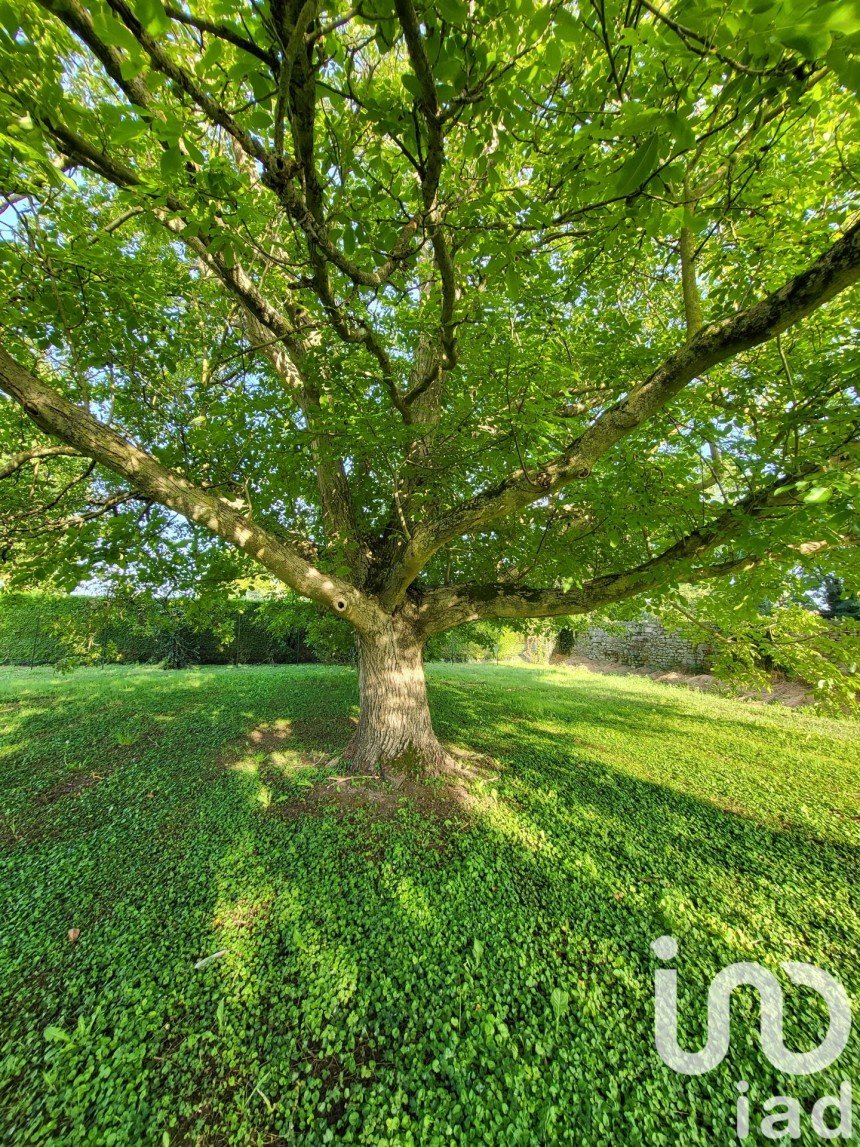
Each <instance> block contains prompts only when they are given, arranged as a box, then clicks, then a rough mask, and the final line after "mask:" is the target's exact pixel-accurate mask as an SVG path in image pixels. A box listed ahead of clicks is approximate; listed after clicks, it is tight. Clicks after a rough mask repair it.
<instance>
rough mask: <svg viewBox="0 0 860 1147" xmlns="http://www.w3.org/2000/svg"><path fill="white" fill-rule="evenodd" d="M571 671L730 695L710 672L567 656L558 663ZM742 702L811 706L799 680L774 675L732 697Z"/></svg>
mask: <svg viewBox="0 0 860 1147" xmlns="http://www.w3.org/2000/svg"><path fill="white" fill-rule="evenodd" d="M560 664H561V665H563V666H566V667H568V668H570V669H586V670H588V671H589V672H590V673H604V674H609V675H612V676H617V677H650V678H651V680H652V681H660V682H661V683H662V684H664V685H681V686H683V687H684V688H686V689H698V690H700V691H701V692H702V693H723V694H726V693H729V692H730V689H731V687H730V686H729V685H727V684H726V683H725V682H724V681H721V680H720V679H719V678H718V677H715V676H714V675H713V674H712V673H682V672H680V671H679V670H674V669H673V670H665V669H637V668H635V667H634V666H632V665H621V664H619V663H618V662H617V661H592V660H591V659H590V658H588V657H578V656H576V657H568V658H566V659H564V660H562V661H561V662H560ZM731 695H732V696H734V697H737V698H740V699H741V700H744V701H754V702H759V703H764V704H777V705H785V706H787V707H788V708H790V709H796V708H797V707H798V706H801V705H810V704H812V700H813V697H812V694H811V692H810V691H809V689H807V688H806V686H805V685H803V684H801V683H800V682H798V681H787V680H786V679H785V678H784V677H778V676H774V677H773V679H772V681H771V687H770V689H745V690H742V691H740V692H737V693H732V694H731Z"/></svg>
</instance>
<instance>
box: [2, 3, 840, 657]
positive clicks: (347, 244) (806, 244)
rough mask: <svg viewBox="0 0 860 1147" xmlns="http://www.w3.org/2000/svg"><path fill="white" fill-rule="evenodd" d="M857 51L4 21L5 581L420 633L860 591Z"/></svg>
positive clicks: (567, 33)
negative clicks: (766, 595)
mask: <svg viewBox="0 0 860 1147" xmlns="http://www.w3.org/2000/svg"><path fill="white" fill-rule="evenodd" d="M858 51H860V14H858V8H857V5H856V3H843V2H838V0H829V2H824V3H821V2H819V0H816V2H808V0H762V2H760V3H756V4H755V5H744V6H729V7H727V6H726V5H724V4H716V3H711V2H710V0H695V2H691V0H682V2H679V3H675V4H664V3H662V2H660V3H657V2H655V3H651V2H650V0H623V2H619V0H591V2H590V3H583V4H582V5H578V4H575V3H570V2H567V0H563V2H559V0H551V2H549V3H537V2H535V0H490V2H487V3H480V4H478V3H475V2H473V0H471V2H467V0H436V2H435V3H427V4H425V3H416V2H415V0H364V2H361V3H359V4H358V5H356V6H354V7H353V6H351V5H349V4H347V3H323V2H321V0H306V2H304V3H302V2H300V0H261V2H258V3H257V2H251V3H247V4H240V5H235V4H232V3H228V2H227V0H192V2H189V3H185V2H184V0H179V2H178V3H177V4H162V3H161V2H160V0H98V2H96V0H88V2H82V0H39V2H35V0H25V2H24V3H22V4H20V5H18V4H15V5H13V4H11V3H8V2H4V3H0V73H2V76H3V80H2V93H0V146H2V152H0V155H2V171H3V176H2V187H3V191H4V195H5V206H4V207H3V209H2V212H0V240H2V242H0V284H2V287H0V290H2V327H3V333H2V349H0V390H2V391H4V392H5V394H6V396H7V397H8V399H10V400H11V401H0V459H2V460H0V477H2V481H0V508H2V524H1V525H0V547H2V557H3V560H4V566H3V570H4V573H3V577H4V579H6V580H7V581H8V582H9V583H20V584H26V583H27V582H33V581H36V580H39V579H42V580H45V579H50V580H53V581H56V582H58V583H59V584H67V585H73V584H75V583H77V582H78V581H80V580H81V578H82V577H84V576H86V575H87V574H90V573H93V572H101V573H102V574H107V573H109V572H110V571H117V570H122V569H127V570H133V571H135V573H136V576H139V577H140V578H142V579H146V578H149V579H150V580H154V581H159V580H164V579H165V578H168V577H170V578H173V579H182V578H185V579H186V580H187V581H188V583H189V584H190V583H192V582H193V583H196V584H201V583H204V582H213V583H217V582H224V581H229V580H231V579H234V578H236V577H239V576H242V575H247V574H248V572H249V571H252V570H254V569H257V570H260V569H262V570H265V571H267V572H268V573H269V574H271V575H274V577H275V578H277V579H278V580H280V581H281V582H283V583H285V584H286V585H288V586H290V587H291V588H292V589H293V590H295V591H296V592H298V593H300V594H302V595H304V596H307V597H309V598H311V599H312V600H313V601H315V602H317V603H319V604H320V605H322V606H323V607H325V608H326V609H328V610H329V611H330V612H331V613H333V614H335V615H340V616H343V617H345V618H346V619H347V620H348V621H350V622H351V623H352V624H353V625H354V626H355V627H356V628H357V629H359V630H362V629H367V628H368V627H373V626H375V625H377V624H378V623H379V621H380V618H383V617H389V616H393V615H395V614H396V613H397V612H398V611H401V612H402V611H404V610H409V611H410V616H411V618H412V620H413V622H414V624H415V625H417V626H418V628H419V630H420V633H421V635H422V636H426V635H427V634H428V633H433V632H439V631H442V630H444V629H446V628H449V627H452V626H455V625H458V624H461V623H463V622H466V621H470V620H474V619H477V618H494V617H514V618H519V617H531V616H551V615H556V616H560V615H565V614H572V613H578V612H583V611H588V610H591V609H593V608H595V607H600V606H605V605H607V604H611V603H612V602H614V601H620V600H624V599H627V598H630V597H633V596H635V595H642V594H653V595H659V594H661V593H666V592H670V591H671V589H672V587H673V586H676V585H678V584H680V583H695V582H701V581H704V580H706V579H710V578H716V577H721V578H723V579H724V583H725V584H727V585H732V584H734V585H737V583H738V579H739V578H742V579H752V578H757V579H758V581H759V583H760V584H761V585H763V586H764V585H768V584H769V585H771V586H772V585H773V584H774V583H775V582H778V581H779V580H780V579H781V578H782V577H784V575H785V571H786V570H788V569H791V568H793V567H796V566H797V565H798V564H802V563H803V562H804V561H805V560H807V558H809V559H810V560H812V559H813V558H814V559H815V560H816V561H818V562H820V561H821V560H822V552H823V551H825V550H826V551H828V559H827V560H828V562H829V568H832V569H833V570H834V571H835V572H837V573H842V574H843V576H844V574H845V572H846V571H847V570H849V567H850V565H851V562H852V560H853V559H854V557H855V555H856V549H854V545H855V542H856V537H857V535H858V533H860V530H858V525H857V519H856V507H855V498H856V489H857V487H856V464H857V447H856V440H857V434H858V428H860V411H858V401H857V399H858V391H857V383H858V374H857V353H856V344H855V339H856V309H855V308H856V296H854V297H853V298H852V292H851V291H846V288H848V287H849V286H850V285H851V284H852V283H854V282H855V281H856V279H857V278H858V275H860V225H858V222H857V172H858V170H860V157H858V153H857V142H858V140H857V125H858V117H857V93H858V88H860V57H858ZM852 580H855V581H856V575H852Z"/></svg>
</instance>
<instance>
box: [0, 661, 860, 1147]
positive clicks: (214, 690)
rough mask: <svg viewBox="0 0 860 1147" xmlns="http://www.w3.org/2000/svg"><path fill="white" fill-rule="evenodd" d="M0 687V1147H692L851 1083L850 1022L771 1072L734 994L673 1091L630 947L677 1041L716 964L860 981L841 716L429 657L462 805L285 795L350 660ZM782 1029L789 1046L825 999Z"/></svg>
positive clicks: (300, 776)
mask: <svg viewBox="0 0 860 1147" xmlns="http://www.w3.org/2000/svg"><path fill="white" fill-rule="evenodd" d="M2 673H3V676H2V680H0V728H2V736H1V737H0V813H2V821H0V844H2V853H0V913H2V915H1V916H0V919H2V921H3V927H2V944H0V977H2V981H0V1004H2V1016H3V1019H2V1023H3V1026H4V1037H5V1038H4V1047H3V1053H2V1056H3V1057H2V1060H0V1106H2V1119H3V1123H2V1130H3V1135H4V1138H5V1139H7V1140H8V1141H10V1142H12V1143H16V1144H30V1143H39V1142H50V1143H55V1142H63V1143H76V1142H93V1143H103V1142H110V1141H111V1136H113V1141H114V1142H117V1143H123V1144H124V1143H161V1142H162V1141H164V1142H170V1143H177V1144H178V1143H186V1142H196V1141H200V1142H204V1143H224V1142H229V1143H236V1144H245V1143H257V1142H259V1143H268V1142H273V1141H276V1140H277V1138H278V1137H280V1138H281V1140H282V1141H285V1142H288V1143H289V1142H297V1143H307V1144H312V1145H314V1147H315V1145H316V1144H319V1143H324V1142H327V1141H331V1139H332V1138H334V1139H336V1140H338V1141H343V1142H356V1143H366V1144H383V1143H391V1144H398V1145H399V1144H409V1143H414V1144H419V1143H420V1144H433V1143H439V1144H447V1143H450V1142H461V1143H464V1144H469V1145H471V1144H474V1143H480V1142H487V1143H505V1144H507V1143H522V1144H531V1143H540V1142H546V1143H556V1142H575V1143H581V1144H601V1145H602V1144H606V1143H610V1142H611V1143H615V1142H618V1143H624V1144H634V1145H635V1144H647V1145H648V1147H651V1145H652V1144H667V1145H668V1144H677V1143H681V1144H687V1143H689V1144H706V1143H707V1144H711V1143H715V1142H730V1141H731V1137H730V1134H729V1132H730V1131H731V1119H732V1108H733V1103H734V1098H735V1096H736V1094H737V1093H736V1092H735V1090H734V1081H735V1080H737V1079H740V1078H744V1079H747V1080H750V1081H751V1084H752V1086H753V1091H754V1093H756V1094H758V1095H759V1096H760V1097H762V1098H764V1097H766V1096H767V1095H769V1094H778V1093H780V1091H782V1092H784V1093H787V1094H794V1095H797V1096H799V1097H801V1098H803V1099H804V1101H807V1100H808V1099H809V1097H811V1096H813V1095H817V1094H820V1093H822V1092H823V1091H825V1090H828V1089H829V1090H830V1091H834V1090H835V1088H836V1086H837V1084H838V1081H839V1080H841V1079H851V1078H853V1079H854V1080H855V1082H856V1081H857V1080H858V1079H860V1073H858V1071H857V1068H858V1063H860V1055H858V1047H857V1039H856V1036H855V1037H852V1043H851V1044H850V1045H849V1047H848V1049H847V1050H846V1051H845V1052H844V1053H843V1056H842V1059H841V1060H840V1061H839V1062H838V1063H837V1064H836V1065H835V1066H834V1068H832V1069H831V1070H830V1072H829V1073H826V1074H825V1076H823V1077H821V1078H815V1079H812V1080H809V1079H788V1080H787V1079H785V1078H782V1077H780V1076H778V1075H777V1073H775V1072H774V1071H773V1069H772V1068H770V1066H769V1065H768V1064H767V1062H766V1061H763V1059H762V1057H761V1054H760V1051H759V1050H758V1048H757V1045H756V1041H755V1039H754V1038H752V1037H751V1036H750V1035H749V1032H747V1033H746V1034H745V1033H744V1025H743V1021H744V1020H746V1021H747V1028H748V1029H749V1030H752V1028H753V1027H754V1026H755V1023H754V1017H755V1008H754V1001H753V999H752V996H749V997H747V996H744V998H743V999H740V1000H739V1001H738V1007H737V1017H738V1018H737V1022H736V1033H737V1038H736V1040H735V1042H734V1045H733V1050H732V1053H731V1056H730V1058H729V1059H728V1060H727V1061H726V1063H725V1064H724V1065H723V1067H722V1068H720V1069H718V1070H717V1071H715V1072H714V1073H712V1075H710V1076H708V1077H705V1078H702V1079H689V1080H687V1079H682V1078H680V1077H678V1076H675V1075H673V1074H672V1073H671V1072H670V1071H669V1070H668V1069H667V1068H665V1067H664V1066H663V1065H662V1064H661V1062H660V1061H659V1059H658V1058H657V1057H656V1055H655V1053H654V1052H653V1049H652V1042H651V1031H650V1024H651V1020H652V1016H651V1010H650V1007H651V1005H650V988H651V975H652V971H653V962H652V959H651V956H650V953H649V947H648V946H649V942H650V940H652V939H653V938H654V937H656V936H658V935H660V934H662V933H664V932H672V933H673V934H674V935H676V936H677V937H678V938H679V941H680V943H681V951H682V963H681V972H682V984H683V990H684V992H685V1000H684V1008H683V1013H684V1017H685V1020H684V1022H685V1023H686V1024H687V1029H686V1035H685V1038H686V1042H687V1043H688V1044H689V1045H690V1046H691V1047H692V1046H694V1045H695V1044H696V1043H697V1042H698V1043H699V1044H700V1043H701V1040H702V1036H703V1030H704V1028H703V1024H704V1007H703V1004H704V999H705V991H706V986H707V982H708V979H709V978H710V976H711V975H712V974H713V973H714V972H715V971H716V970H717V969H718V968H719V967H720V966H722V965H723V964H725V963H727V962H729V961H731V960H736V959H753V960H759V961H761V962H763V963H765V964H767V965H768V966H770V967H773V968H777V967H778V965H779V963H780V962H781V961H783V960H787V959H804V960H811V961H813V962H816V963H820V964H821V965H822V966H824V967H826V968H827V969H828V970H829V971H831V972H832V973H834V974H835V975H838V976H839V977H840V978H841V979H842V980H843V982H844V983H845V985H846V987H847V988H848V989H849V992H852V993H853V994H854V996H855V997H858V995H859V994H860V993H858V990H859V989H860V967H858V960H857V951H858V948H860V911H859V910H858V903H857V887H858V882H857V877H858V863H857V858H858V851H857V849H858V846H860V810H858V805H860V802H858V795H860V735H858V726H857V725H856V724H851V723H847V722H838V721H822V720H819V719H815V718H811V717H806V716H803V715H801V714H799V713H797V712H796V711H787V710H780V709H775V708H764V707H759V706H752V705H748V704H747V705H744V704H740V703H737V702H731V701H727V700H725V699H721V698H718V697H712V696H703V695H701V694H696V693H693V692H688V691H686V690H682V689H672V688H669V687H666V686H661V685H659V684H656V683H654V682H651V681H649V680H647V679H638V678H618V677H597V676H594V675H591V674H582V673H570V672H568V671H566V670H547V669H509V668H497V667H448V666H445V667H441V666H434V667H431V670H430V696H431V706H432V708H433V711H434V716H435V719H436V723H437V727H438V729H439V731H440V734H441V735H442V736H443V738H445V739H447V740H448V741H449V743H451V744H453V745H456V746H459V747H460V749H462V750H463V751H466V752H468V753H471V754H472V755H473V757H475V759H480V760H483V761H484V762H485V763H486V768H484V770H483V771H482V772H480V773H479V774H477V775H476V777H475V779H474V781H473V782H471V783H470V785H469V790H470V791H469V794H468V795H469V798H470V799H469V801H468V802H467V803H464V804H463V805H462V807H458V808H455V807H454V806H453V805H451V806H450V807H449V806H447V805H443V804H442V803H441V801H440V803H439V811H438V812H436V813H433V812H432V811H428V810H429V809H431V808H432V802H430V803H428V805H427V806H426V807H425V806H423V805H422V806H421V807H418V806H417V805H416V803H415V801H414V800H413V799H412V798H411V797H409V796H403V795H400V794H398V792H397V791H396V790H393V791H388V792H386V793H385V794H384V796H385V799H384V801H382V802H380V803H379V804H378V805H374V804H373V803H364V804H362V803H361V802H357V803H355V805H354V806H353V805H349V806H347V807H344V808H340V807H338V806H337V802H336V801H335V804H334V805H332V804H331V803H326V802H325V801H320V802H316V803H314V801H313V800H310V799H309V797H308V794H313V793H316V792H318V791H319V790H320V789H321V788H324V786H325V784H327V783H328V782H327V781H326V777H327V774H326V771H325V762H326V761H327V759H328V758H329V757H330V756H331V755H332V754H333V753H334V752H336V751H337V750H338V749H339V748H341V747H343V745H344V744H345V742H346V740H347V739H348V737H349V733H350V731H351V729H352V727H353V724H352V722H353V721H354V717H355V708H354V706H355V688H356V685H355V677H354V674H353V673H352V672H351V671H350V670H346V669H326V668H320V667H283V668H277V669H267V668H259V669H256V668H255V669H243V670H234V669H230V668H227V669H215V670H199V671H188V672H182V673H165V672H161V671H159V670H155V669H131V670H127V669H124V670H120V669H109V670H91V671H90V670H87V671H81V672H79V673H76V674H73V675H72V676H70V677H65V678H63V677H58V676H57V675H55V674H53V673H50V672H48V671H42V670H37V671H26V670H22V671H14V672H13V671H9V670H3V671H2ZM436 787H437V789H438V788H439V786H438V784H437V786H436ZM440 791H441V790H440ZM433 792H436V789H434V790H433ZM71 928H79V929H80V936H79V938H78V939H77V941H76V942H75V943H72V942H70V941H69V939H68V932H69V929H71ZM209 957H213V958H212V959H210V960H209V962H208V963H205V964H203V965H202V966H200V967H196V965H198V964H200V962H201V961H204V960H207V959H208V958H209ZM555 988H560V989H561V990H563V991H565V992H567V993H568V999H569V1006H568V1007H567V1008H566V1010H565V1011H564V1014H563V1015H560V1016H556V1014H555V1012H554V1010H553V1007H552V1005H551V996H552V992H553V990H554V989H555ZM788 1011H789V1017H788V1029H787V1030H788V1035H789V1038H792V1037H793V1038H794V1040H795V1044H796V1046H804V1045H808V1044H810V1043H812V1042H814V1041H815V1037H816V1032H818V1031H819V1026H820V1023H821V1017H820V1015H818V1014H817V1013H816V1012H815V1010H814V1009H813V1008H812V1007H810V1006H809V1002H808V1001H806V1000H805V999H803V998H801V997H799V996H797V995H796V996H794V997H793V998H792V1001H791V1006H790V1007H789V1009H788ZM819 1034H820V1033H819ZM804 1041H805V1044H804ZM165 1135H166V1139H165V1138H164V1137H165ZM811 1141H812V1140H810V1142H811Z"/></svg>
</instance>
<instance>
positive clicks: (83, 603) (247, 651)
mask: <svg viewBox="0 0 860 1147" xmlns="http://www.w3.org/2000/svg"><path fill="white" fill-rule="evenodd" d="M260 608H261V603H258V602H249V601H245V600H242V601H236V602H228V603H226V604H222V605H221V606H219V607H218V609H217V610H209V611H206V612H203V611H202V610H201V607H200V603H198V602H193V601H191V600H185V599H181V600H173V601H171V602H167V603H165V602H159V601H153V600H152V599H137V600H134V599H132V600H123V601H118V600H115V599H112V598H106V597H84V596H78V595H75V596H61V595H53V594H44V593H12V592H6V593H0V665H67V664H68V665H71V664H116V663H131V662H157V661H162V660H165V659H167V660H170V659H171V657H172V656H175V655H176V651H177V650H180V651H181V652H182V654H183V655H184V656H185V659H186V660H187V661H189V662H193V663H197V664H203V665H226V664H230V663H232V662H236V663H238V664H242V665H254V664H296V663H299V662H307V661H316V660H318V658H317V657H316V655H315V653H314V651H313V649H312V648H311V647H310V645H309V643H308V639H307V634H306V633H305V632H304V631H303V630H302V629H298V628H291V629H287V630H286V631H281V630H279V631H278V632H273V630H272V628H271V627H270V626H269V624H268V623H267V621H266V619H265V618H264V616H263V615H262V614H260ZM258 614H260V616H257V615H258Z"/></svg>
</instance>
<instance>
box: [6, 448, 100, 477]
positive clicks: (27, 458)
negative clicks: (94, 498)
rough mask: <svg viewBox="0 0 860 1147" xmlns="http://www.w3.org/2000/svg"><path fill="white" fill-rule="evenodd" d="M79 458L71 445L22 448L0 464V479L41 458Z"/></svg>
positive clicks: (78, 454)
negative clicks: (18, 452)
mask: <svg viewBox="0 0 860 1147" xmlns="http://www.w3.org/2000/svg"><path fill="white" fill-rule="evenodd" d="M59 457H63V458H79V457H80V453H79V452H78V451H77V450H73V449H72V448H71V446H34V447H33V448H32V450H22V451H21V453H20V454H13V455H12V457H11V458H10V459H9V461H8V462H3V463H2V464H0V479H2V478H8V477H10V475H12V474H15V473H17V471H18V470H20V469H21V467H22V466H26V465H27V463H28V462H38V461H39V460H40V459H42V458H59Z"/></svg>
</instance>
